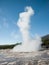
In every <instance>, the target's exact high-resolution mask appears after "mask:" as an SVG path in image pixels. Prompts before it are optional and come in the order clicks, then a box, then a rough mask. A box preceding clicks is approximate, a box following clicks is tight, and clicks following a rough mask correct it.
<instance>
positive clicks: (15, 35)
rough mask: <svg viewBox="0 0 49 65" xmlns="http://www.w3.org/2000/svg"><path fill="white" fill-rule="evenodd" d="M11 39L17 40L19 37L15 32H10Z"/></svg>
mask: <svg viewBox="0 0 49 65" xmlns="http://www.w3.org/2000/svg"><path fill="white" fill-rule="evenodd" d="M11 37H12V38H14V39H18V38H19V35H18V34H17V33H16V31H12V32H11Z"/></svg>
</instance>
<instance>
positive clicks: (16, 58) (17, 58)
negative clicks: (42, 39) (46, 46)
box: [0, 49, 49, 65]
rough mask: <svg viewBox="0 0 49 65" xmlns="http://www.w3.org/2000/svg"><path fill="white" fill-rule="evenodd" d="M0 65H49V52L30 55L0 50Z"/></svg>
mask: <svg viewBox="0 0 49 65" xmlns="http://www.w3.org/2000/svg"><path fill="white" fill-rule="evenodd" d="M0 65H49V50H44V51H38V52H31V53H28V52H26V53H24V52H21V53H16V52H11V50H9V49H7V50H0Z"/></svg>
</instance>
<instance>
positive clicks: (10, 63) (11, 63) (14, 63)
mask: <svg viewBox="0 0 49 65" xmlns="http://www.w3.org/2000/svg"><path fill="white" fill-rule="evenodd" d="M7 65H16V61H13V62H9V63H8V64H7Z"/></svg>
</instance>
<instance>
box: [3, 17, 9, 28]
mask: <svg viewBox="0 0 49 65" xmlns="http://www.w3.org/2000/svg"><path fill="white" fill-rule="evenodd" d="M3 26H4V27H6V28H8V27H9V24H8V21H7V19H6V18H3Z"/></svg>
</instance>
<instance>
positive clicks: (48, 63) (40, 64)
mask: <svg viewBox="0 0 49 65" xmlns="http://www.w3.org/2000/svg"><path fill="white" fill-rule="evenodd" d="M38 65H49V60H39V61H38Z"/></svg>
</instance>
